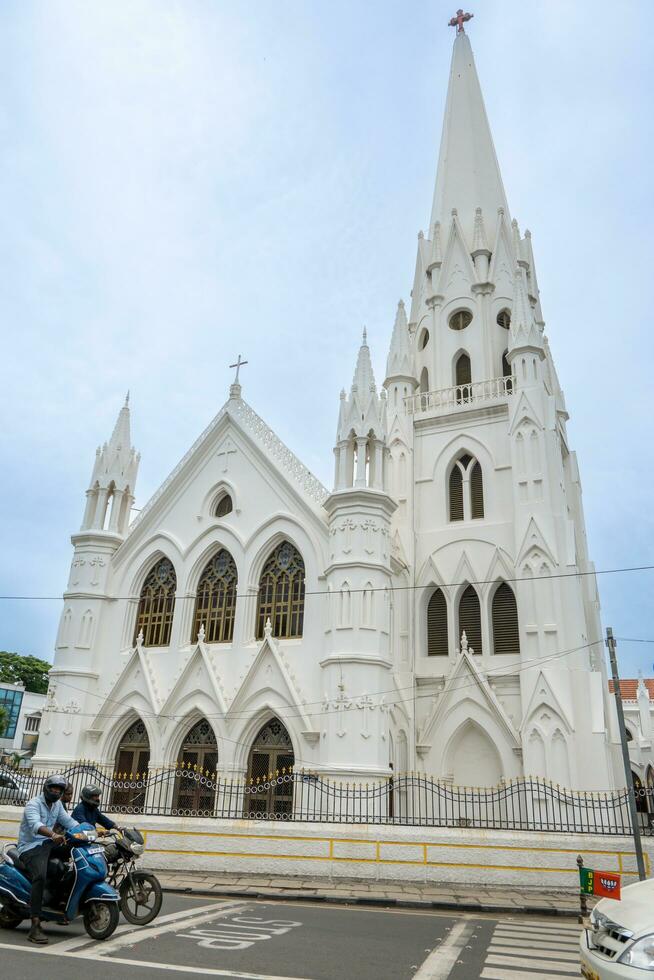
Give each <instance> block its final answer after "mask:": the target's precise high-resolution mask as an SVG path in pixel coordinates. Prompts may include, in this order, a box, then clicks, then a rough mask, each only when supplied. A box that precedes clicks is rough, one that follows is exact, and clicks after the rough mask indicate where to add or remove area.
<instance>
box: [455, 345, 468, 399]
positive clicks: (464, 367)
mask: <svg viewBox="0 0 654 980" xmlns="http://www.w3.org/2000/svg"><path fill="white" fill-rule="evenodd" d="M454 384H455V385H456V386H457V392H456V400H457V402H458V404H460V405H466V404H467V403H468V402H469V401H470V400H471V398H472V364H471V363H470V357H469V356H468V354H466V353H465V351H464V352H463V353H462V354H459V356H458V357H457V359H456V364H455V365H454Z"/></svg>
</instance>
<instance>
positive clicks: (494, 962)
mask: <svg viewBox="0 0 654 980" xmlns="http://www.w3.org/2000/svg"><path fill="white" fill-rule="evenodd" d="M578 960H579V957H577V962H576V963H575V964H574V968H573V965H572V963H563V964H561V973H563V974H564V975H568V976H574V977H578V976H579V962H578ZM484 966H510V967H516V968H520V967H523V968H525V969H526V968H529V967H533V968H534V970H556V969H557V966H556V964H554V963H549V962H548V961H547V960H539V959H538V951H537V950H534V955H533V956H528V957H520V956H499V955H498V954H497V953H491V954H490V955H489V956H487V957H486V962H485V964H484Z"/></svg>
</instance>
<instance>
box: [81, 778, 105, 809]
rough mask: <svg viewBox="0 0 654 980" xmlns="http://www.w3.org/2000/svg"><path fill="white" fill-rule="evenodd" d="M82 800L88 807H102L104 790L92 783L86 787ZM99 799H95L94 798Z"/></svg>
mask: <svg viewBox="0 0 654 980" xmlns="http://www.w3.org/2000/svg"><path fill="white" fill-rule="evenodd" d="M81 795H82V800H83V801H84V803H86V805H87V806H100V796H101V795H102V790H101V789H100V787H99V786H96V785H94V784H93V783H91V784H90V785H89V786H85V787H84V788H83V790H82V794H81ZM96 796H97V797H98V799H97V800H96V799H94V797H96Z"/></svg>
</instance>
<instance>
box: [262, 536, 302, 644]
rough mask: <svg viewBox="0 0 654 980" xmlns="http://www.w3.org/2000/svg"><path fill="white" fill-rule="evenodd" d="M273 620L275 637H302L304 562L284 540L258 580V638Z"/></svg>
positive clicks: (298, 553)
mask: <svg viewBox="0 0 654 980" xmlns="http://www.w3.org/2000/svg"><path fill="white" fill-rule="evenodd" d="M268 619H270V622H271V625H272V632H273V636H275V637H281V638H290V637H293V636H302V626H303V622H304V562H303V560H302V555H301V554H300V552H299V551H298V550H297V548H294V547H293V545H292V544H291V543H290V542H289V541H282V543H281V544H280V545H278V546H277V547H276V548H275V550H274V551H273V553H272V555H271V556H270V558H269V559H268V561H267V562H266V564H265V565H264V569H263V572H262V574H261V579H260V580H259V605H258V609H257V637H258V638H259V639H261V637H263V635H264V628H265V625H266V622H267V620H268Z"/></svg>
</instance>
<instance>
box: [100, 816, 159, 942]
mask: <svg viewBox="0 0 654 980" xmlns="http://www.w3.org/2000/svg"><path fill="white" fill-rule="evenodd" d="M99 843H101V844H102V846H103V847H104V856H105V860H106V862H107V865H108V867H109V876H108V878H107V881H108V882H109V884H110V885H112V886H113V887H114V888H115V889H116V890H117V892H118V894H119V895H120V910H121V912H122V913H123V915H124V916H125V918H126V919H127V921H128V922H131V923H132V925H135V926H146V925H147V924H148V923H149V922H152V920H153V919H155V918H156V917H157V916H158V915H159V912H160V910H161V902H162V900H163V892H162V889H161V885H160V883H159V881H158V879H157V878H156V877H155V876H154V875H153V874H148V873H147V872H146V871H137V870H136V860H137V858H139V857H140V856H141V854H143V850H144V847H145V844H144V841H143V835H142V834H140V833H139V831H138V830H137V829H136V828H135V827H131V828H127V829H126V830H122V831H120V830H110V831H109V832H108V833H105V834H104V835H103V836H102V837H101V838H100V841H99Z"/></svg>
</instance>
